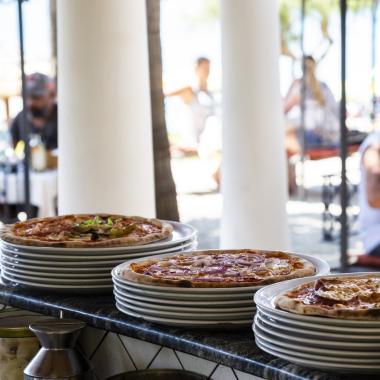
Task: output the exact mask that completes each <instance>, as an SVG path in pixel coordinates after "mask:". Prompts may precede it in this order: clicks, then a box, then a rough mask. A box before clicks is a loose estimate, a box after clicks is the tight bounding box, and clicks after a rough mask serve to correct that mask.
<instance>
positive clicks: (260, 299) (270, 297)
mask: <svg viewBox="0 0 380 380" xmlns="http://www.w3.org/2000/svg"><path fill="white" fill-rule="evenodd" d="M368 274H376V275H379V272H360V273H349V274H345V273H342V274H332V275H328V276H326V275H323V276H320V275H319V276H310V277H304V278H297V279H294V280H288V281H283V282H280V283H277V284H272V285H268V286H266V287H264V288H262V289H260V290H259V291H257V292H256V294H255V298H254V300H255V303H256V304H257V305H258V306H259V307H261V308H262V309H264V310H268V311H271V312H272V313H273V314H276V315H278V316H280V317H283V318H286V319H293V320H297V321H301V322H308V323H315V324H319V325H321V324H322V325H323V324H324V325H330V326H351V327H376V328H380V321H362V320H354V319H340V318H328V317H318V316H313V315H302V314H295V313H290V312H288V311H284V310H279V309H276V305H275V298H276V297H277V296H278V295H279V294H282V293H284V292H286V291H288V290H290V289H293V288H294V287H296V286H298V285H301V284H305V283H307V282H311V281H315V280H316V279H317V278H320V277H339V276H347V277H354V276H357V275H368Z"/></svg>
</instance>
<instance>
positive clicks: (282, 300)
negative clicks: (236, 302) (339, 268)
mask: <svg viewBox="0 0 380 380" xmlns="http://www.w3.org/2000/svg"><path fill="white" fill-rule="evenodd" d="M358 277H360V278H373V277H380V274H379V276H374V275H364V276H358ZM358 277H354V278H358ZM337 278H341V279H349V278H352V276H350V277H343V276H342V277H337ZM310 286H314V282H309V283H307V284H301V285H299V286H297V287H295V288H294V289H291V290H289V291H287V292H285V293H284V294H281V295H279V296H277V297H276V299H275V304H276V306H277V307H278V308H280V309H281V310H285V311H289V312H291V313H294V314H302V315H314V316H321V317H329V318H341V319H358V320H380V302H379V303H378V307H375V308H370V309H369V308H357V307H354V306H351V307H350V306H347V305H344V303H336V304H334V305H333V306H330V307H328V306H324V305H322V304H314V305H307V304H305V303H303V302H302V300H298V299H295V298H293V297H291V295H290V293H292V292H297V291H299V290H301V289H302V288H304V287H310Z"/></svg>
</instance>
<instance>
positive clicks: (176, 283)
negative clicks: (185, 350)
mask: <svg viewBox="0 0 380 380" xmlns="http://www.w3.org/2000/svg"><path fill="white" fill-rule="evenodd" d="M220 252H224V253H232V254H233V253H236V254H238V253H244V252H247V253H252V252H257V253H264V254H265V253H270V254H271V255H273V254H274V253H275V252H268V251H260V250H247V249H246V250H205V251H194V252H189V253H186V255H191V256H197V255H203V254H206V255H218V254H219V253H220ZM278 254H281V255H284V254H285V253H284V252H278ZM177 255H178V253H176V254H173V255H170V256H171V257H173V256H177ZM286 255H288V256H290V257H297V256H296V255H291V254H286ZM170 256H169V255H168V256H165V257H170ZM297 258H298V259H299V261H300V262H301V263H302V264H303V268H301V269H296V270H295V271H294V272H292V273H290V274H287V275H278V276H271V277H268V278H264V279H262V280H260V281H256V282H232V281H229V282H227V281H220V282H207V281H205V282H197V281H190V280H183V279H181V280H168V279H159V278H155V277H152V276H149V275H145V274H141V273H137V272H136V271H135V270H133V266H134V265H138V266H146V265H152V264H155V263H156V262H158V261H160V258H157V259H152V258H151V259H146V260H141V261H138V262H130V263H129V264H128V265H127V267H125V268H124V269H123V272H122V273H121V277H122V278H124V279H125V280H127V281H131V282H135V283H139V284H145V285H156V286H168V287H180V288H232V287H246V286H263V285H268V284H272V283H275V282H279V281H285V280H290V279H294V278H300V277H306V276H311V275H313V274H315V267H314V265H313V264H312V263H311V262H309V261H307V260H304V259H302V258H300V257H297Z"/></svg>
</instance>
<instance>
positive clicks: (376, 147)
mask: <svg viewBox="0 0 380 380" xmlns="http://www.w3.org/2000/svg"><path fill="white" fill-rule="evenodd" d="M360 153H361V176H362V177H361V182H360V187H359V204H360V215H359V221H360V232H361V237H362V240H363V244H364V250H365V253H366V254H367V256H360V259H359V263H361V264H364V265H365V264H369V265H372V264H375V265H377V264H376V262H378V265H379V266H380V131H377V132H374V133H372V134H370V135H369V136H368V137H367V138H366V139H365V140H364V142H363V143H362V145H361V146H360Z"/></svg>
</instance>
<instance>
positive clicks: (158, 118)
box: [146, 0, 179, 220]
mask: <svg viewBox="0 0 380 380" xmlns="http://www.w3.org/2000/svg"><path fill="white" fill-rule="evenodd" d="M146 8H147V22H148V49H149V71H150V96H151V104H152V128H153V155H154V177H155V186H156V214H157V217H158V218H160V219H167V220H179V214H178V206H177V193H176V188H175V184H174V180H173V176H172V171H171V166H170V151H169V140H168V134H167V131H166V123H165V109H164V95H163V91H162V57H161V41H160V0H146Z"/></svg>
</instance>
